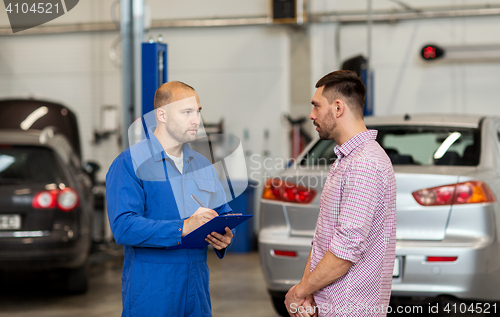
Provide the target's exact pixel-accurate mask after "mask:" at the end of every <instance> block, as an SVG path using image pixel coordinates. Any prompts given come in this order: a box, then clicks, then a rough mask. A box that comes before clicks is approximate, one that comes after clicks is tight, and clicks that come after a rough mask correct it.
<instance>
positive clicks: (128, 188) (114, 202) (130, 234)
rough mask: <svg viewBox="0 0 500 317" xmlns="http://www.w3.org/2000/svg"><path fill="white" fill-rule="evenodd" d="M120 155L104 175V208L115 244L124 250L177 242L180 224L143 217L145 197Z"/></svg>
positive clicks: (179, 240) (137, 180) (127, 161)
mask: <svg viewBox="0 0 500 317" xmlns="http://www.w3.org/2000/svg"><path fill="white" fill-rule="evenodd" d="M126 153H127V152H124V153H122V154H121V155H120V156H118V157H117V158H116V160H115V161H114V162H113V164H112V165H111V167H110V168H109V171H108V173H107V174H106V204H107V212H108V217H109V222H110V225H111V229H112V232H113V236H114V238H115V240H116V242H117V243H118V244H120V245H125V246H138V247H156V248H162V247H168V246H173V245H177V244H178V243H180V242H181V235H182V229H183V225H184V221H183V220H152V219H147V218H145V217H144V203H145V199H146V197H145V193H144V190H143V185H142V181H141V180H140V179H138V178H137V177H136V175H135V173H134V169H133V166H132V162H131V159H130V155H128V156H127V155H126Z"/></svg>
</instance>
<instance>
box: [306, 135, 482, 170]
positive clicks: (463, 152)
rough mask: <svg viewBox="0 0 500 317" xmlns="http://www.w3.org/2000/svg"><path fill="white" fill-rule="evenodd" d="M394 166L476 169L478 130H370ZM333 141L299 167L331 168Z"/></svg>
mask: <svg viewBox="0 0 500 317" xmlns="http://www.w3.org/2000/svg"><path fill="white" fill-rule="evenodd" d="M370 128H372V129H376V130H378V135H377V141H378V142H379V143H380V145H381V146H382V147H383V148H384V150H385V151H386V153H387V155H388V156H389V158H390V159H391V161H392V164H394V165H422V166H432V165H443V166H476V165H478V164H479V153H480V143H481V142H480V138H481V137H480V129H470V128H455V127H430V126H394V127H387V126H384V127H370ZM334 147H335V142H334V141H333V140H320V141H319V142H318V143H316V144H315V145H314V147H313V148H311V150H310V151H309V152H308V153H307V155H306V156H305V157H304V158H303V159H302V161H301V162H300V165H307V166H312V165H330V164H332V163H333V162H334V161H335V159H336V156H335V153H334V152H333V148H334Z"/></svg>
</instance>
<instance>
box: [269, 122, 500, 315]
mask: <svg viewBox="0 0 500 317" xmlns="http://www.w3.org/2000/svg"><path fill="white" fill-rule="evenodd" d="M365 122H366V125H367V126H368V128H372V129H377V130H378V131H379V132H378V136H377V141H378V142H379V143H380V144H381V146H382V147H383V148H384V149H385V151H386V152H387V154H388V156H389V157H390V159H391V161H392V163H393V165H394V171H395V173H396V181H397V233H396V239H397V242H396V258H395V266H394V273H393V283H392V296H393V299H394V298H404V297H412V298H416V297H418V298H427V299H429V298H436V297H438V296H440V295H446V297H445V298H450V299H452V300H457V301H458V300H477V301H484V302H498V301H500V286H499V285H500V241H499V237H500V234H499V233H500V232H499V228H500V203H499V199H500V196H499V195H500V118H494V117H481V116H470V115H421V114H420V115H401V116H387V117H370V118H366V119H365ZM334 146H335V143H334V141H330V140H320V139H319V138H317V139H316V140H314V141H313V142H311V144H310V145H309V146H308V147H307V148H306V150H305V151H304V152H303V153H302V154H301V156H300V157H299V158H298V159H297V160H296V161H295V163H294V164H293V165H292V166H290V168H288V169H287V170H285V171H283V172H282V173H280V174H279V175H278V176H276V177H274V178H273V179H269V180H268V181H267V183H266V186H265V189H264V191H263V195H262V200H261V206H260V232H259V252H260V259H261V266H262V270H263V273H264V276H265V279H266V283H267V288H268V291H269V293H270V295H271V297H272V299H273V303H274V306H275V308H276V310H277V311H278V312H279V313H282V314H286V311H285V310H284V309H285V308H284V305H283V299H284V294H285V293H286V292H287V291H288V289H289V288H290V287H291V286H293V285H294V284H297V283H298V282H299V281H300V279H301V277H302V274H303V271H304V267H305V265H306V261H307V258H308V255H309V251H310V249H311V241H312V237H313V234H314V230H315V226H316V220H317V217H318V213H319V200H320V196H321V191H322V188H323V184H324V182H325V180H326V177H327V175H328V171H329V170H330V167H331V165H332V163H333V162H334V161H335V159H336V157H335V154H334V152H333V148H334ZM438 298H443V297H438ZM497 306H498V305H497ZM492 308H493V307H492ZM495 308H496V310H497V312H498V311H499V310H500V306H499V307H496V306H495Z"/></svg>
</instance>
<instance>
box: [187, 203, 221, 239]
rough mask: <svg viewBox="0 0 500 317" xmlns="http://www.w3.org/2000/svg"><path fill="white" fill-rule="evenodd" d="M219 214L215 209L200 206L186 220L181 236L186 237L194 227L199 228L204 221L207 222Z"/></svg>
mask: <svg viewBox="0 0 500 317" xmlns="http://www.w3.org/2000/svg"><path fill="white" fill-rule="evenodd" d="M217 216H218V214H217V212H215V210H212V209H209V208H204V207H200V208H198V210H196V212H195V213H194V214H193V215H192V216H191V217H189V218H187V219H186V220H184V227H183V228H182V236H181V237H184V236H185V235H186V234H188V233H190V232H191V231H193V230H194V229H196V228H198V227H199V226H201V225H203V224H204V223H207V222H208V221H210V220H211V219H212V218H214V217H217Z"/></svg>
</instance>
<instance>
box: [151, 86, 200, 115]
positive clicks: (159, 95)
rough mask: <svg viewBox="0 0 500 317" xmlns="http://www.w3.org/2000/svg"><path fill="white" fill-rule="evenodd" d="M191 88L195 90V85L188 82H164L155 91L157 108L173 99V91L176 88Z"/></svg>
mask: <svg viewBox="0 0 500 317" xmlns="http://www.w3.org/2000/svg"><path fill="white" fill-rule="evenodd" d="M179 88H180V89H190V90H193V91H195V90H194V88H193V87H191V86H189V85H188V84H185V83H183V82H181V81H171V82H168V83H166V84H163V85H161V86H160V88H158V89H157V90H156V93H155V102H154V103H155V105H154V106H155V109H158V108H160V107H163V106H164V105H166V104H169V103H171V102H172V101H173V98H174V94H173V91H174V90H175V89H179Z"/></svg>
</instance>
